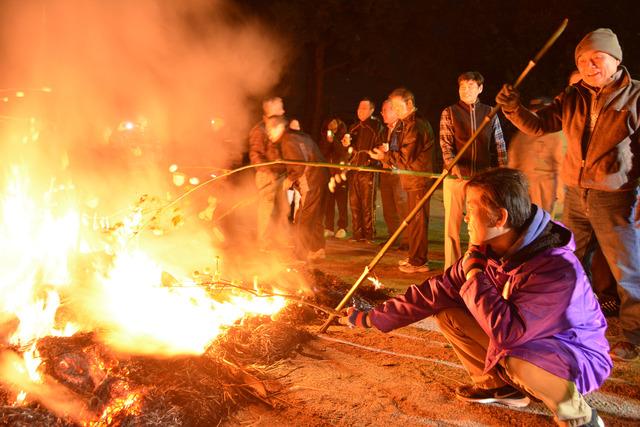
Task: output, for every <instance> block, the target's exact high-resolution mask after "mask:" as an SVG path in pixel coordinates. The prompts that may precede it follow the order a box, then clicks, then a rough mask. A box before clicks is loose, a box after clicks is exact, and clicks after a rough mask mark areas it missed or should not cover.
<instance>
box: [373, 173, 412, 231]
mask: <svg viewBox="0 0 640 427" xmlns="http://www.w3.org/2000/svg"><path fill="white" fill-rule="evenodd" d="M380 199H381V200H382V215H383V216H384V222H385V224H387V231H388V233H389V236H391V235H392V234H393V233H395V231H396V230H397V229H398V227H399V226H400V221H402V220H403V219H404V218H405V217H406V216H407V193H406V192H405V191H404V190H403V189H402V186H401V185H400V177H399V176H398V175H392V174H388V173H381V174H380ZM405 234H406V233H405ZM398 241H399V242H400V241H401V239H398Z"/></svg>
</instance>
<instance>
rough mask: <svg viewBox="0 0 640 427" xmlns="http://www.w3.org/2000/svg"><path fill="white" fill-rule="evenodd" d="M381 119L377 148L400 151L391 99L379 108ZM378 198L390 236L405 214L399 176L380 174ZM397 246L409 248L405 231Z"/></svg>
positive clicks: (404, 194)
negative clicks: (381, 124) (381, 126)
mask: <svg viewBox="0 0 640 427" xmlns="http://www.w3.org/2000/svg"><path fill="white" fill-rule="evenodd" d="M380 114H381V115H382V120H383V121H384V124H385V125H386V126H385V127H384V128H383V129H382V130H381V132H380V135H379V136H378V148H381V149H382V150H383V151H385V152H387V151H396V152H397V151H400V144H399V138H400V132H399V131H400V128H399V126H396V125H397V124H398V120H399V119H398V115H397V114H396V112H395V111H393V107H392V106H391V101H389V100H388V99H385V101H384V102H383V103H382V108H380ZM379 182H380V184H379V185H380V200H381V201H382V215H383V216H384V222H385V224H386V225H387V231H388V232H389V235H390V236H391V235H392V234H393V233H395V232H396V230H397V229H398V227H400V221H402V220H403V219H404V218H405V217H406V216H407V193H406V192H405V191H404V190H403V189H402V184H400V176H399V175H396V174H390V173H381V174H380V181H379ZM398 248H399V249H401V250H405V251H406V250H407V249H409V245H408V244H407V243H406V233H404V237H402V238H398Z"/></svg>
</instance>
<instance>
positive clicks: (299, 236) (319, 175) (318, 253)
mask: <svg viewBox="0 0 640 427" xmlns="http://www.w3.org/2000/svg"><path fill="white" fill-rule="evenodd" d="M266 129H267V135H269V140H270V141H271V142H273V143H276V144H279V145H281V147H282V158H283V159H284V160H295V161H303V162H324V161H325V159H324V157H323V156H322V153H320V149H319V148H318V146H317V145H316V143H315V142H313V140H312V139H311V137H310V136H309V135H307V134H306V133H304V132H300V131H296V130H293V129H287V121H286V119H285V118H284V117H282V116H279V117H272V118H270V119H268V120H267V125H266ZM286 169H287V177H286V178H285V180H284V184H283V188H284V189H285V190H286V189H289V188H291V186H295V187H296V188H297V189H298V191H299V192H300V196H301V201H300V208H299V210H298V212H297V213H296V217H295V221H294V222H295V226H296V230H295V237H294V240H295V254H296V257H297V258H298V259H303V260H309V261H314V260H318V259H322V258H325V256H326V254H325V250H324V246H325V240H324V233H323V231H324V230H323V225H322V220H323V217H324V209H325V196H326V192H327V191H328V189H327V184H328V183H329V173H328V172H327V170H326V169H325V168H319V167H311V166H304V165H286Z"/></svg>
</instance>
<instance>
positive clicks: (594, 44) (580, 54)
mask: <svg viewBox="0 0 640 427" xmlns="http://www.w3.org/2000/svg"><path fill="white" fill-rule="evenodd" d="M575 60H576V65H577V66H578V71H580V74H581V75H582V79H583V80H584V82H585V83H587V84H588V85H590V86H592V87H595V88H602V87H604V86H606V85H608V84H609V83H611V81H612V80H613V75H614V73H615V72H616V71H617V69H618V65H620V61H622V48H621V47H620V43H618V37H617V36H616V35H615V34H614V32H613V31H611V30H610V29H608V28H598V29H597V30H595V31H592V32H590V33H589V34H587V35H586V36H584V38H583V39H582V41H581V42H580V43H578V46H576V51H575Z"/></svg>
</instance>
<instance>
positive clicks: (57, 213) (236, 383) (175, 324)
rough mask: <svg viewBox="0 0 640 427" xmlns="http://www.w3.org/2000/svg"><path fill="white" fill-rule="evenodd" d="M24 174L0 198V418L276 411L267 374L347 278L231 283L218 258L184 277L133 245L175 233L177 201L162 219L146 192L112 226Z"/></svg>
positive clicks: (129, 418)
mask: <svg viewBox="0 0 640 427" xmlns="http://www.w3.org/2000/svg"><path fill="white" fill-rule="evenodd" d="M20 172H21V171H20V170H19V169H15V170H14V173H13V176H12V177H10V179H9V180H8V184H7V186H6V188H4V190H3V192H2V193H0V194H2V200H1V203H2V224H3V225H2V230H1V234H2V239H1V242H2V246H3V247H2V248H1V249H2V252H3V261H2V266H1V267H2V269H1V271H2V276H3V277H2V282H1V283H0V292H1V294H2V300H1V302H0V313H1V316H2V317H1V318H0V320H1V321H2V329H1V335H0V338H1V341H0V370H1V372H0V377H1V378H2V379H1V380H0V404H1V405H2V406H1V407H0V424H2V425H25V426H26V425H84V426H111V425H150V426H151V425H157V426H160V425H194V426H197V425H217V424H218V423H220V422H221V421H222V420H224V419H226V418H228V417H229V416H231V415H232V414H233V412H234V410H236V409H237V408H239V407H241V406H243V405H246V404H248V403H251V402H261V403H263V404H265V405H270V406H277V405H278V404H279V400H278V393H279V391H280V386H279V384H278V381H277V378H273V377H272V375H271V374H270V372H271V371H272V369H273V368H274V367H275V366H277V364H278V363H279V362H280V361H282V360H283V359H286V358H288V357H291V356H292V355H295V353H296V351H298V350H300V348H301V347H300V346H301V345H302V344H303V343H304V342H305V341H307V340H308V339H310V338H311V337H312V335H311V334H310V333H309V332H307V330H306V329H305V328H304V327H303V326H302V327H301V326H300V325H304V324H305V323H306V324H308V323H318V321H319V320H321V318H322V317H323V316H324V313H325V312H327V311H328V312H331V310H330V309H326V308H325V307H332V306H334V305H335V304H336V303H337V301H339V300H340V298H341V297H342V295H344V292H345V290H346V289H347V287H348V286H347V284H345V283H342V282H340V281H339V280H338V279H337V278H335V277H327V276H325V275H324V274H322V273H320V272H318V271H307V270H305V269H300V271H296V270H295V269H291V268H283V269H282V271H281V272H280V276H282V277H283V280H281V281H280V283H286V284H287V285H286V286H288V288H287V289H278V288H277V287H276V286H275V285H273V284H270V283H264V284H263V283H261V282H260V279H259V278H258V277H256V276H254V277H253V278H252V279H251V280H244V281H243V280H241V279H238V280H234V279H233V278H226V277H224V276H225V272H224V271H222V269H221V262H220V259H221V255H220V256H217V257H216V258H215V259H214V260H212V265H211V266H206V267H205V268H203V269H201V270H200V271H193V272H192V273H191V274H190V275H189V276H188V277H180V276H178V275H177V274H174V273H173V272H169V271H167V270H166V269H164V268H163V267H162V266H161V265H159V264H158V263H157V262H156V261H154V259H153V258H152V257H151V256H150V255H149V254H146V253H145V252H144V251H142V250H141V249H140V245H136V244H135V242H136V241H137V239H139V238H140V237H141V236H144V235H146V234H148V235H153V236H154V238H163V237H162V236H163V235H164V234H165V233H158V229H159V228H160V225H159V224H165V225H164V227H165V228H166V227H169V228H170V227H176V226H178V225H179V224H180V223H181V221H176V220H175V219H174V218H175V216H176V215H178V214H177V213H176V212H177V211H176V207H175V206H171V208H170V209H166V210H168V211H169V212H170V215H171V216H172V219H171V220H169V221H165V222H163V221H162V220H161V219H159V218H161V217H162V215H163V212H162V211H163V207H162V206H160V207H158V204H159V203H158V199H157V198H152V197H148V196H145V197H141V198H140V199H139V200H138V201H137V203H135V204H133V207H132V208H130V210H129V212H128V213H127V214H126V215H124V216H123V217H122V218H120V219H119V220H117V221H114V220H109V219H108V218H97V217H96V216H95V215H93V216H87V215H86V214H84V213H82V212H79V211H77V210H75V209H74V206H73V204H66V205H65V204H64V203H61V198H60V197H57V196H56V195H55V194H52V193H51V192H49V193H47V194H45V196H43V197H34V196H33V195H32V191H30V188H29V185H28V180H27V179H26V178H25V176H24V175H21V174H20ZM67 201H68V200H65V202H67ZM160 205H162V203H160ZM151 219H152V220H151ZM169 231H170V230H169ZM4 254H6V255H4ZM288 276H291V277H288ZM292 284H294V285H292ZM372 289H373V288H372ZM365 291H366V289H365ZM372 292H373V293H374V294H373V295H371V296H372V297H373V299H376V293H377V299H383V298H384V297H385V296H386V295H384V294H381V293H379V292H378V291H375V290H373V291H372ZM359 304H366V300H360V301H359Z"/></svg>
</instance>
